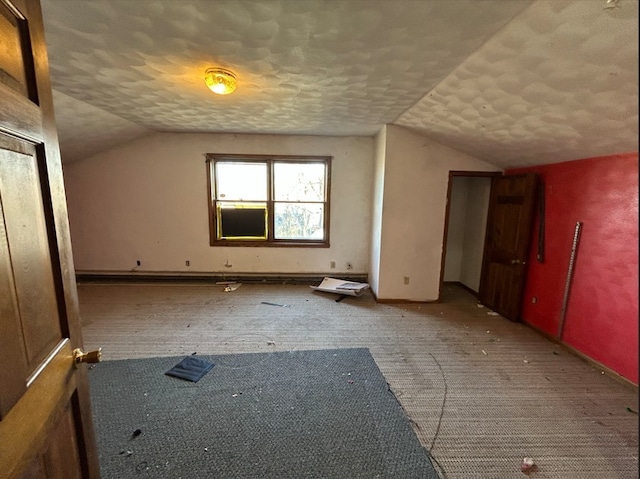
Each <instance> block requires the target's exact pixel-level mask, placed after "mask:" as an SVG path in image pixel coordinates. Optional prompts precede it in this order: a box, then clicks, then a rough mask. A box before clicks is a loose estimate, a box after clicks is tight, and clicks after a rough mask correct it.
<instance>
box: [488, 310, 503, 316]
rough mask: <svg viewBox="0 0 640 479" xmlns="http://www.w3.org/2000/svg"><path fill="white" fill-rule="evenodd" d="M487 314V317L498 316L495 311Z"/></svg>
mask: <svg viewBox="0 0 640 479" xmlns="http://www.w3.org/2000/svg"><path fill="white" fill-rule="evenodd" d="M487 314H488V315H489V316H500V314H499V313H496V312H495V311H487Z"/></svg>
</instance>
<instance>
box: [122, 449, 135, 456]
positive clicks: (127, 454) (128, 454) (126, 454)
mask: <svg viewBox="0 0 640 479" xmlns="http://www.w3.org/2000/svg"><path fill="white" fill-rule="evenodd" d="M132 454H133V451H130V450H128V449H127V450H126V451H120V455H121V456H124V457H129V456H130V455H132Z"/></svg>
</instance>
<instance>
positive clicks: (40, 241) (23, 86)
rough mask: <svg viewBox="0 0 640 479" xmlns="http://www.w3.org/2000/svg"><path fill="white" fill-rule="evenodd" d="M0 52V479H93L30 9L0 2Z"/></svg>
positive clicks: (84, 385)
mask: <svg viewBox="0 0 640 479" xmlns="http://www.w3.org/2000/svg"><path fill="white" fill-rule="evenodd" d="M0 45H2V48H0V478H12V479H20V478H65V479H73V478H97V477H99V470H98V461H97V454H96V447H95V440H94V436H93V426H92V422H91V411H90V404H89V396H88V382H87V373H86V370H85V369H84V367H83V366H84V365H82V364H80V361H82V360H86V359H87V358H86V357H83V356H80V355H79V353H78V352H77V351H74V350H75V349H76V348H80V347H81V337H80V321H79V316H78V301H77V291H76V284H75V278H74V275H73V271H74V268H73V260H72V257H71V242H70V238H69V226H68V220H67V209H66V203H65V194H64V184H63V178H62V167H61V163H60V154H59V150H58V139H57V134H56V130H55V122H54V117H53V101H52V94H51V85H50V82H49V72H48V63H47V55H46V47H45V41H44V32H43V24H42V15H41V11H40V5H39V2H38V1H37V0H15V1H10V0H0ZM93 359H97V358H96V357H95V356H94V358H93Z"/></svg>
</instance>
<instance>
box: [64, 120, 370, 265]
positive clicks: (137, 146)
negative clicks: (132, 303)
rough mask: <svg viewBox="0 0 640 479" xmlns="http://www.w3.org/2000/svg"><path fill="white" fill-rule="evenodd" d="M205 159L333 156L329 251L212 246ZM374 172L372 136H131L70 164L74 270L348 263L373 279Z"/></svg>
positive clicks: (66, 170) (68, 184)
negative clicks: (231, 155)
mask: <svg viewBox="0 0 640 479" xmlns="http://www.w3.org/2000/svg"><path fill="white" fill-rule="evenodd" d="M205 153H246V154H274V155H275V154H282V155H331V156H333V161H332V165H331V166H332V171H331V217H330V218H331V225H330V234H331V238H330V240H331V247H330V248H275V247H274V248H267V247H245V248H242V247H211V246H209V229H208V228H209V226H208V225H209V223H208V218H207V214H208V213H207V194H208V193H207V186H206V180H207V176H206V167H205V158H204V156H203V155H204V154H205ZM373 168H374V140H373V138H371V137H314V136H276V135H233V134H187V133H158V134H154V135H151V136H148V137H144V138H141V139H138V140H135V141H133V142H130V143H128V144H125V145H123V146H121V147H118V148H114V149H112V150H109V151H107V152H104V153H102V154H99V155H96V156H93V157H91V158H87V159H84V160H80V161H76V162H73V163H69V164H66V165H65V166H64V174H65V182H66V188H67V199H68V205H69V221H70V224H71V237H72V245H73V252H74V259H75V264H76V268H77V270H78V271H102V272H123V271H131V270H136V271H149V272H193V273H197V272H205V273H229V274H240V273H329V272H330V273H331V274H339V273H340V272H347V268H346V266H347V263H348V262H349V263H351V264H352V265H353V269H352V270H350V271H348V272H349V273H359V274H364V273H367V271H368V267H369V261H370V248H369V244H370V241H371V194H372V179H373ZM138 259H139V260H141V263H142V264H141V266H140V267H139V268H138V267H136V260H138ZM186 260H189V261H190V266H189V267H187V266H185V261H186ZM331 261H335V262H336V268H335V269H334V270H331V269H330V262H331ZM226 265H231V266H226Z"/></svg>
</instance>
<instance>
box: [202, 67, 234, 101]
mask: <svg viewBox="0 0 640 479" xmlns="http://www.w3.org/2000/svg"><path fill="white" fill-rule="evenodd" d="M204 82H205V83H206V84H207V86H208V87H209V89H210V90H211V91H212V92H213V93H217V94H218V95H228V94H229V93H233V92H234V91H235V89H236V86H238V80H237V79H236V75H235V74H234V73H233V72H231V71H229V70H225V69H223V68H209V69H208V70H207V71H206V72H205V74H204Z"/></svg>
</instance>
